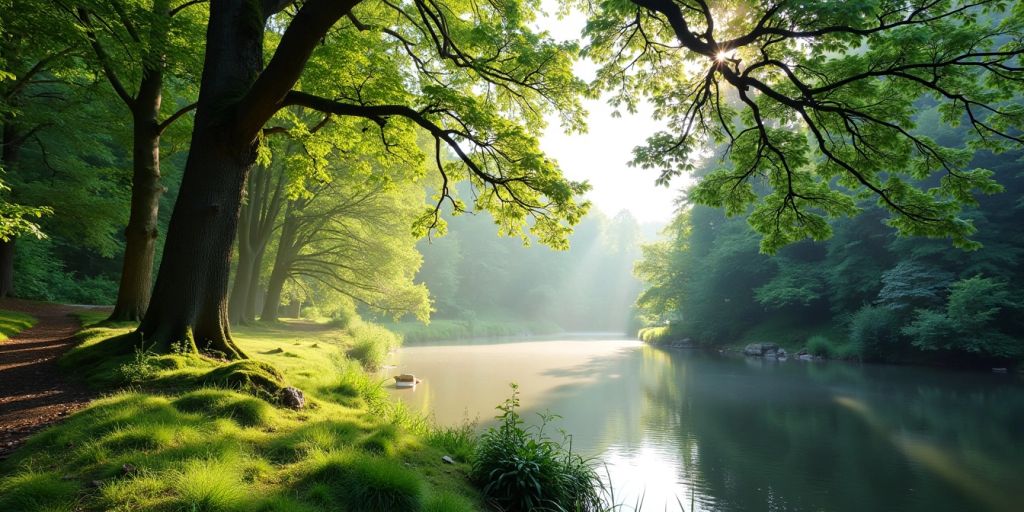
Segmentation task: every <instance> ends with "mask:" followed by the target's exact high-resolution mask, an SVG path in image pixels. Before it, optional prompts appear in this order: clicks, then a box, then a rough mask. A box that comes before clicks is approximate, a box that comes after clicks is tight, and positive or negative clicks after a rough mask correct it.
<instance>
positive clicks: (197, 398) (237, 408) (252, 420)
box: [172, 389, 277, 427]
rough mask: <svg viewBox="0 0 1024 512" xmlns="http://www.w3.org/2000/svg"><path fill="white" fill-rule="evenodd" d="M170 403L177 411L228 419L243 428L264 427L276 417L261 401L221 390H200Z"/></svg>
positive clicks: (272, 410) (270, 408)
mask: <svg viewBox="0 0 1024 512" xmlns="http://www.w3.org/2000/svg"><path fill="white" fill-rule="evenodd" d="M172 403H173V405H174V407H175V408H176V409H178V410H179V411H182V412H193V413H200V414H205V415H208V416H215V417H218V418H228V419H231V420H234V421H235V422H237V423H238V424H239V425H242V426H243V427H256V426H266V425H268V424H270V423H271V422H272V421H273V420H274V418H275V417H276V415H277V412H276V411H275V410H274V408H273V407H271V406H270V405H269V404H267V403H266V402H264V401H263V400H260V399H258V398H253V397H251V396H246V395H242V394H239V393H235V392H232V391H224V390H221V389H200V390H198V391H193V392H191V393H186V394H184V395H181V396H180V397H178V398H177V399H175V400H174V402H172Z"/></svg>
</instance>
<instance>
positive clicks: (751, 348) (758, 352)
mask: <svg viewBox="0 0 1024 512" xmlns="http://www.w3.org/2000/svg"><path fill="white" fill-rule="evenodd" d="M778 351H779V346H778V345H776V344H775V343H751V344H749V345H747V346H746V347H743V355H746V356H753V357H765V356H767V355H768V354H769V353H770V354H771V356H768V357H775V355H776V354H777V353H778Z"/></svg>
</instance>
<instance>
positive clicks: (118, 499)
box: [0, 315, 484, 511]
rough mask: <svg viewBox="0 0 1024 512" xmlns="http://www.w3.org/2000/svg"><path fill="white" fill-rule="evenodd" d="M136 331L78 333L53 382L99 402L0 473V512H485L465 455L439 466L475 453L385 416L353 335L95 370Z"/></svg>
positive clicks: (42, 436) (284, 335)
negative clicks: (78, 383)
mask: <svg viewBox="0 0 1024 512" xmlns="http://www.w3.org/2000/svg"><path fill="white" fill-rule="evenodd" d="M84 317H85V318H84V322H83V323H85V324H89V323H91V322H94V321H96V320H99V319H100V318H101V317H99V316H96V315H84ZM132 327H133V326H131V325H120V326H93V327H88V328H86V329H83V330H82V331H81V332H80V339H81V343H80V344H79V345H78V346H77V347H76V348H75V349H73V350H72V351H71V352H70V353H69V354H68V355H66V356H65V358H64V360H63V361H64V365H65V366H64V368H65V370H66V371H68V372H72V373H74V374H76V375H77V376H78V377H80V378H81V379H82V381H84V382H87V383H88V384H89V385H90V387H92V388H93V389H95V390H101V391H102V392H104V393H106V396H105V397H104V398H101V399H99V400H96V401H94V402H92V403H91V404H90V405H89V406H88V407H86V408H85V409H83V410H81V411H79V412H77V413H75V414H73V415H71V416H70V417H68V418H67V419H66V420H65V421H63V422H61V423H59V424H57V425H55V426H52V427H50V428H49V429H47V430H45V431H43V432H41V433H39V434H37V435H36V436H34V437H32V438H31V439H29V440H28V442H27V443H26V444H25V445H24V446H23V447H21V448H20V449H19V450H17V451H16V452H14V453H13V454H12V455H11V456H10V457H9V458H8V459H7V460H5V461H4V462H3V463H2V464H0V510H18V511H33V510H40V511H41V510H72V509H74V510H104V511H108V510H110V511H115V510H125V511H127V510H218V511H235V510H238V511H243V510H244V511H252V510H256V511H261V510H268V511H269V510H288V511H300V510H301V511H305V510H336V509H349V510H352V509H359V510H374V509H379V510H391V509H392V508H389V507H390V505H387V504H398V505H400V506H402V507H403V508H408V509H418V510H446V511H459V510H465V511H469V510H480V509H483V508H484V507H483V503H482V500H481V497H480V495H479V493H478V492H477V491H476V490H475V488H474V487H473V486H472V485H471V484H470V483H469V481H468V476H467V475H468V471H469V466H468V461H467V460H466V458H465V456H456V457H455V458H454V459H453V460H452V462H454V463H453V464H450V463H447V462H445V461H443V460H442V457H443V456H445V455H448V454H452V455H457V454H458V453H462V454H465V453H466V452H467V450H466V449H465V447H464V446H463V447H461V448H460V446H459V444H460V443H471V442H472V439H468V438H466V437H465V436H463V437H460V436H459V435H458V434H457V433H452V432H446V431H438V430H436V429H432V428H431V427H430V426H429V425H428V424H427V423H426V422H425V421H424V420H423V419H422V418H421V417H419V416H418V415H414V414H410V413H409V412H408V411H406V409H405V408H404V407H402V406H400V405H397V404H395V403H393V402H392V401H391V400H390V399H389V398H388V396H387V394H386V393H385V392H384V391H383V390H382V389H381V387H380V385H379V383H378V382H376V381H375V380H374V379H373V378H371V377H369V376H368V374H367V373H365V372H364V371H363V369H362V368H361V366H360V364H359V363H358V362H356V361H355V360H353V359H350V358H349V357H347V356H346V353H347V351H348V349H349V348H351V347H353V346H355V344H356V342H357V340H355V339H354V338H353V336H352V335H351V333H350V332H348V331H346V330H340V329H330V328H325V327H324V326H319V325H309V324H294V323H293V324H289V323H280V324H274V325H261V326H253V327H245V328H239V329H237V330H236V332H235V333H234V336H235V339H236V341H237V343H238V344H239V346H240V347H241V348H242V349H243V350H244V351H246V352H247V353H248V354H249V355H250V356H251V357H252V360H247V361H241V362H235V363H231V364H224V363H222V362H218V361H215V360H211V359H207V358H203V357H199V356H195V355H189V354H183V353H179V354H167V355H160V356H157V355H153V354H146V353H144V352H136V353H134V354H131V355H127V356H104V354H103V353H102V349H101V348H102V347H103V346H104V344H103V342H104V341H106V340H109V339H111V338H112V337H115V336H118V335H123V334H125V333H128V332H130V330H131V329H132ZM286 387H294V388H297V389H299V390H301V391H302V395H303V398H304V403H303V404H302V407H301V408H299V407H285V406H284V405H283V404H281V403H279V402H278V401H277V400H273V399H271V395H273V394H275V393H277V392H280V391H282V390H284V388H286ZM291 405H293V406H295V405H297V404H294V403H293V404H291ZM470 451H471V450H470ZM368 503H369V504H370V505H367V504H368ZM374 503H377V504H385V505H381V506H379V507H375V506H374V505H372V504H374ZM367 507H369V508H367Z"/></svg>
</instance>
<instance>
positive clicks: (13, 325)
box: [0, 309, 36, 342]
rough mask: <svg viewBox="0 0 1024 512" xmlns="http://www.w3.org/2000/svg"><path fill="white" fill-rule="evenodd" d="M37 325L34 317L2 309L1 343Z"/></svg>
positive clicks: (0, 315) (0, 312) (0, 321)
mask: <svg viewBox="0 0 1024 512" xmlns="http://www.w3.org/2000/svg"><path fill="white" fill-rule="evenodd" d="M35 324H36V319H35V317H33V316H32V315H26V314H25V313H18V312H15V311H7V310H3V309H0V342H3V341H6V340H8V339H10V338H11V337H12V336H14V335H15V334H18V333H19V332H21V331H24V330H25V329H28V328H29V327H32V326H33V325H35Z"/></svg>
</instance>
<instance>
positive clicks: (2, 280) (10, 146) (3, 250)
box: [0, 121, 24, 298]
mask: <svg viewBox="0 0 1024 512" xmlns="http://www.w3.org/2000/svg"><path fill="white" fill-rule="evenodd" d="M0 128H2V129H3V137H2V138H0V143H2V144H3V149H2V150H0V168H3V169H4V170H5V171H6V172H8V173H9V172H11V171H12V170H13V169H14V168H15V167H16V166H17V164H18V157H19V155H20V154H21V146H22V144H23V143H24V138H23V137H22V135H21V133H20V132H19V131H18V129H17V128H16V126H15V124H14V123H12V122H10V121H7V122H4V123H3V125H2V126H0ZM14 242H15V238H13V237H12V238H11V239H10V240H8V241H7V242H4V241H2V240H0V298H3V297H7V296H9V295H12V294H14Z"/></svg>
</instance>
